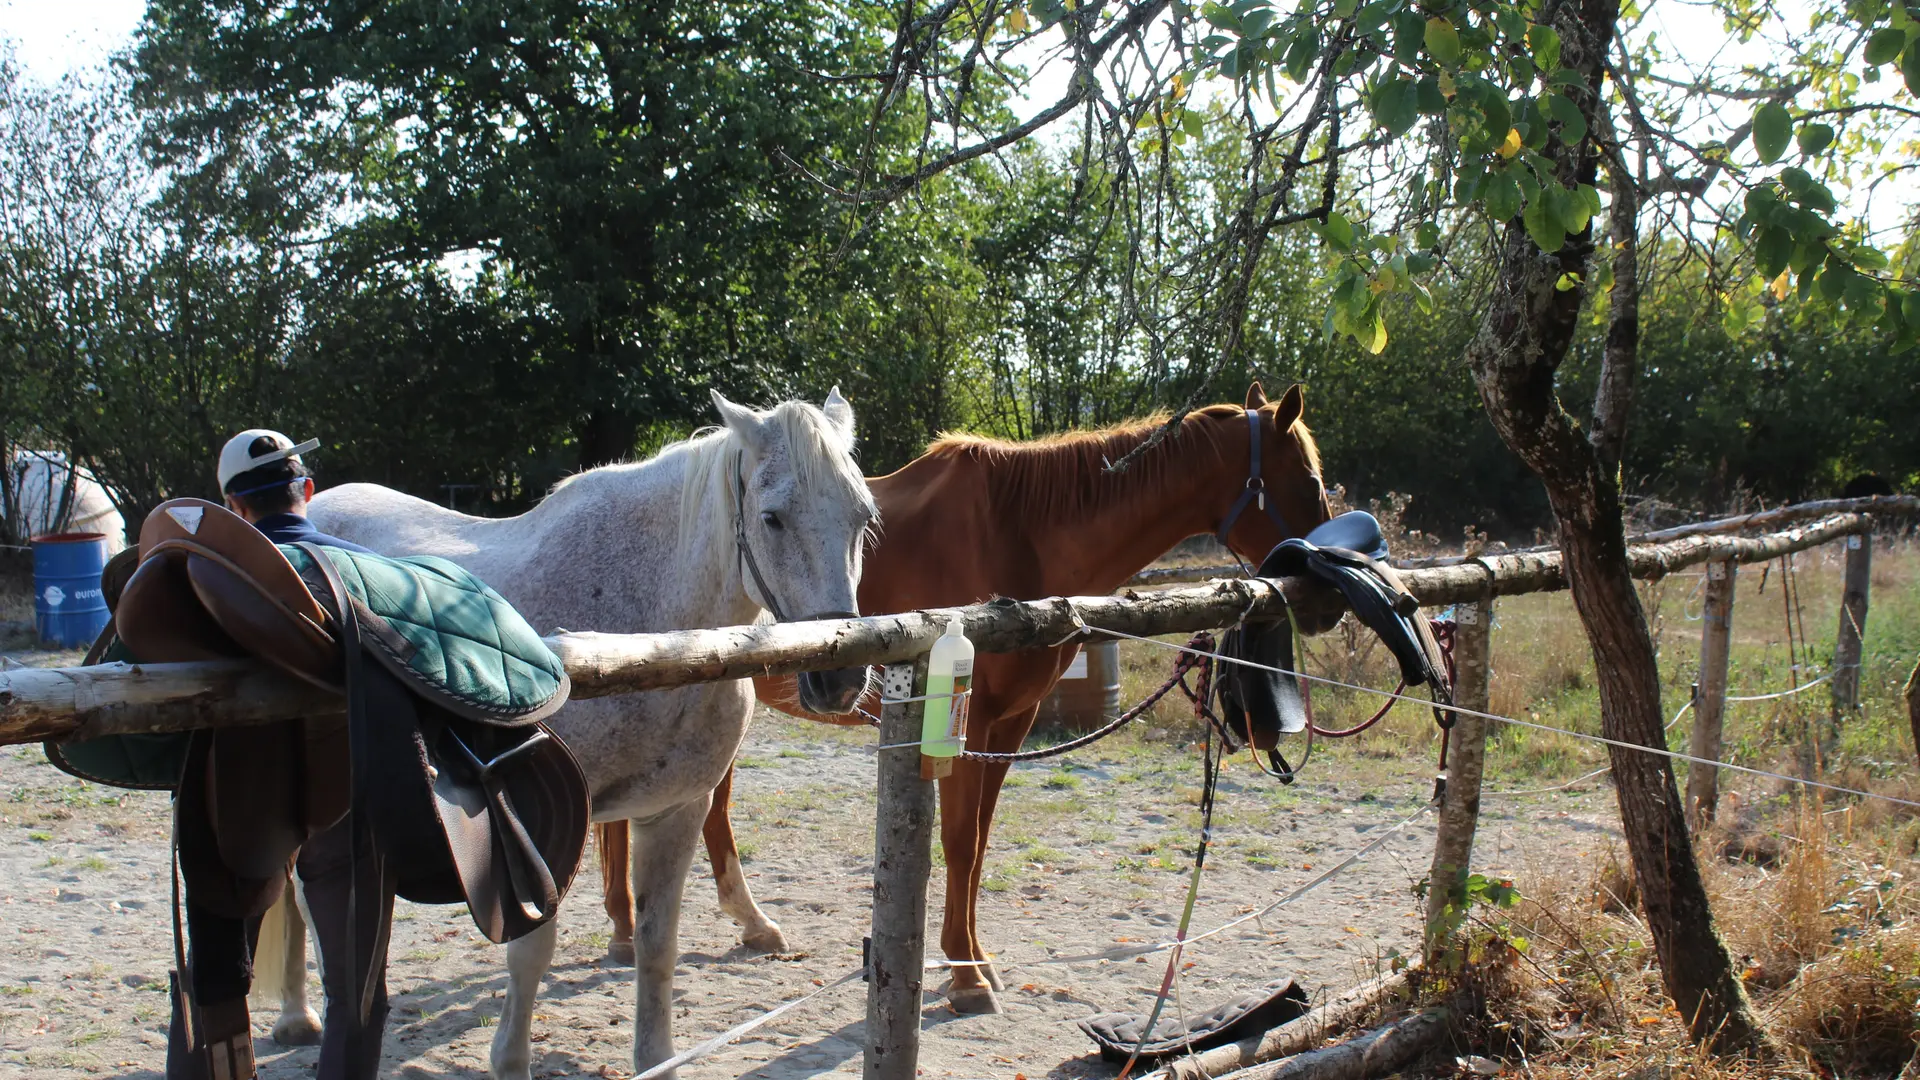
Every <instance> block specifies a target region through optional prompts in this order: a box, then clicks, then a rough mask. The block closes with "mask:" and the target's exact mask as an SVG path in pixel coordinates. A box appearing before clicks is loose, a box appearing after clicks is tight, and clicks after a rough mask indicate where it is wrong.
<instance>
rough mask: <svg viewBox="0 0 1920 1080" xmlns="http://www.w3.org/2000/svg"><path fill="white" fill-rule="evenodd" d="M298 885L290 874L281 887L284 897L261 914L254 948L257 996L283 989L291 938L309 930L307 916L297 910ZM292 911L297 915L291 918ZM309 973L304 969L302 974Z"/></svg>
mask: <svg viewBox="0 0 1920 1080" xmlns="http://www.w3.org/2000/svg"><path fill="white" fill-rule="evenodd" d="M295 888H297V886H296V885H295V884H294V882H293V881H292V879H291V876H289V879H288V881H287V886H286V888H284V889H281V890H280V899H278V900H275V901H274V902H273V906H272V907H270V908H268V909H267V911H266V914H264V915H262V916H260V940H259V944H257V945H256V946H255V947H254V950H253V988H254V989H253V992H254V996H256V997H258V996H260V995H261V994H263V993H266V994H279V993H280V992H281V987H282V984H283V983H285V982H286V981H287V953H288V952H289V949H288V948H287V946H288V944H289V943H288V940H287V939H288V937H289V935H291V934H293V933H295V932H298V933H302V934H304V933H306V932H307V928H306V923H305V920H304V919H301V918H300V917H299V914H298V913H297V912H295V911H294V910H293V905H294V903H295V901H294V896H293V890H294V889H295ZM289 915H292V916H293V917H292V918H289V917H288V916H289ZM296 927H297V928H298V930H297V931H296V929H295V928H296ZM305 974H306V972H304V971H303V972H301V975H303V976H304V975H305Z"/></svg>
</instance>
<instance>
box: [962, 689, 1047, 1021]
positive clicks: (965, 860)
mask: <svg viewBox="0 0 1920 1080" xmlns="http://www.w3.org/2000/svg"><path fill="white" fill-rule="evenodd" d="M1031 719H1032V717H1031V715H1029V716H1027V717H1024V718H1022V717H1019V716H1014V717H1000V718H997V719H996V720H994V721H992V722H990V723H988V724H987V725H985V728H984V730H983V731H982V732H981V736H980V738H979V740H978V741H977V742H970V745H971V746H972V747H973V748H975V749H980V750H986V751H989V752H992V753H1007V752H1008V751H1011V750H1016V749H1018V748H1019V745H1020V740H1021V739H1022V738H1024V737H1025V733H1026V732H1025V726H1024V725H1025V722H1026V721H1029V720H1031ZM1006 775H1007V767H1006V766H1005V765H983V764H981V763H980V762H977V761H967V760H965V759H962V760H960V761H958V762H955V763H954V766H953V774H952V775H951V776H949V777H947V778H946V779H945V780H942V781H941V782H940V846H941V848H942V850H943V851H945V852H946V856H947V909H946V920H945V922H943V923H942V924H941V927H940V947H941V950H942V951H943V952H945V953H946V955H947V959H949V960H953V961H971V963H962V964H960V965H958V966H956V967H954V969H953V980H952V982H951V983H950V984H949V985H948V988H947V1001H948V1003H949V1004H951V1005H952V1006H953V1010H954V1011H955V1012H959V1013H996V1012H999V1011H1000V1002H999V999H998V998H996V997H995V996H994V990H995V989H996V988H997V986H998V982H997V979H998V975H997V974H996V973H995V972H994V970H993V965H992V964H990V963H988V962H987V953H986V950H984V949H983V948H981V947H980V943H979V939H978V937H977V936H976V934H975V932H974V922H975V915H974V912H975V903H976V900H977V898H978V897H979V894H980V876H981V868H982V866H983V865H984V864H985V862H986V853H987V833H988V830H989V829H990V827H991V826H992V824H993V810H992V807H993V800H994V799H995V798H997V797H998V795H999V793H1000V783H1001V781H1003V780H1005V779H1006ZM983 806H984V807H985V808H986V809H985V812H982V809H981V808H982V807H983Z"/></svg>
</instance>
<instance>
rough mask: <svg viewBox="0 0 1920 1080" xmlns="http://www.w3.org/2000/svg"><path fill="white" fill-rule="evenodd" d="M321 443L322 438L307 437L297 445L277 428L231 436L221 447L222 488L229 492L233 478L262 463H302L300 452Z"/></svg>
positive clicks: (314, 447) (311, 448)
mask: <svg viewBox="0 0 1920 1080" xmlns="http://www.w3.org/2000/svg"><path fill="white" fill-rule="evenodd" d="M319 445H320V440H319V439H308V440H307V441H306V442H303V443H301V444H299V445H298V446H296V445H294V442H293V440H292V439H289V438H287V437H286V436H285V435H282V434H280V433H279V432H277V431H270V430H268V429H267V428H248V429H247V430H245V431H243V432H241V433H240V434H238V435H235V436H234V437H233V438H231V439H228V440H227V445H225V446H223V447H221V448H220V472H219V479H220V490H221V491H222V492H224V491H226V490H227V485H228V484H229V483H231V482H232V481H233V478H234V477H236V476H239V475H240V474H241V473H243V472H250V471H252V470H254V469H257V468H259V467H260V466H262V465H271V464H273V463H274V462H276V461H290V462H293V463H294V464H299V462H300V455H301V454H304V453H306V452H307V451H309V450H313V449H316V448H318V447H319Z"/></svg>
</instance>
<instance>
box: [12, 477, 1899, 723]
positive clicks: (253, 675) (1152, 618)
mask: <svg viewBox="0 0 1920 1080" xmlns="http://www.w3.org/2000/svg"><path fill="white" fill-rule="evenodd" d="M1871 524H1872V519H1871V518H1869V517H1867V516H1866V515H1862V514H1836V515H1833V516H1831V517H1827V518H1823V519H1821V520H1819V521H1816V522H1812V523H1809V524H1806V525H1802V526H1799V527H1796V528H1793V529H1787V530H1783V531H1781V532H1777V533H1772V534H1769V535H1766V536H1759V537H1736V536H1714V535H1704V536H1693V537H1688V538H1686V539H1682V540H1675V541H1671V542H1669V543H1665V544H1649V545H1641V546H1638V547H1634V548H1631V549H1629V552H1628V557H1629V559H1630V561H1631V563H1632V566H1633V573H1634V575H1635V576H1636V577H1641V578H1658V577H1661V576H1663V575H1666V574H1669V573H1672V572H1673V571H1675V570H1679V569H1682V568H1684V567H1688V566H1693V565H1696V564H1698V563H1703V562H1708V561H1711V560H1725V561H1730V562H1742V563H1745V562H1759V561H1764V560H1767V559H1772V558H1777V557H1778V556H1780V555H1783V554H1786V553H1788V552H1793V551H1804V550H1807V549H1808V548H1813V547H1818V546H1819V545H1821V544H1825V543H1827V542H1829V541H1831V540H1833V539H1835V538H1837V537H1841V536H1847V535H1852V534H1856V533H1864V532H1866V531H1868V530H1869V529H1870V528H1871ZM1403 577H1404V579H1405V580H1406V582H1407V584H1408V586H1409V587H1410V588H1411V589H1412V590H1413V592H1414V594H1415V595H1417V596H1418V597H1419V598H1420V602H1421V604H1423V605H1424V606H1427V607H1443V606H1447V605H1451V604H1458V603H1464V602H1467V601H1473V600H1482V599H1489V598H1492V597H1496V596H1511V595H1517V594H1520V593H1531V592H1548V591H1553V590H1558V589H1564V588H1566V578H1565V575H1564V574H1563V573H1562V571H1561V567H1560V554H1559V552H1551V551H1550V552H1528V553H1519V554H1509V555H1489V556H1485V557H1482V558H1478V559H1475V560H1474V561H1472V562H1466V563H1462V564H1460V565H1457V566H1446V567H1434V568H1431V569H1426V570H1413V571H1408V572H1406V573H1405V574H1404V575H1403ZM1337 602H1338V600H1337V598H1336V597H1334V596H1332V595H1331V594H1330V593H1329V592H1328V591H1327V590H1325V589H1324V588H1322V587H1321V586H1319V585H1317V584H1316V583H1314V582H1310V581H1307V580H1305V579H1298V578H1294V579H1286V580H1280V581H1269V580H1265V579H1259V578H1254V579H1243V580H1231V581H1216V582H1211V583H1209V584H1206V585H1203V586H1197V587H1193V588H1185V589H1168V590H1165V591H1162V592H1154V593H1144V594H1137V595H1136V594H1127V595H1120V596H1083V597H1076V598H1073V599H1071V600H1066V599H1060V598H1054V599H1048V600H1031V601H996V602H992V603H987V604H978V605H975V606H973V607H967V608H961V609H958V610H959V612H960V614H961V617H962V618H963V619H964V621H965V624H966V631H967V636H968V637H969V638H971V639H972V640H973V642H974V644H975V647H976V648H978V649H979V650H980V651H981V652H1014V651H1018V650H1020V649H1026V648H1033V647H1035V646H1040V645H1051V644H1054V643H1057V642H1061V641H1064V640H1066V639H1067V638H1069V637H1070V636H1071V635H1072V634H1074V633H1075V632H1076V631H1078V630H1079V628H1080V627H1081V625H1083V622H1082V620H1084V624H1089V625H1092V626H1096V627H1106V628H1110V629H1113V630H1118V631H1120V632H1122V633H1128V634H1148V635H1153V634H1174V633H1189V632H1192V631H1195V630H1208V629H1213V628H1215V627H1220V626H1224V625H1227V624H1228V623H1231V622H1233V621H1234V620H1236V619H1238V618H1240V617H1241V616H1242V615H1243V614H1245V615H1251V616H1278V615H1279V614H1280V613H1281V612H1282V611H1283V610H1284V609H1285V607H1286V605H1287V604H1288V603H1294V604H1308V605H1318V604H1325V603H1337ZM947 618H948V613H947V612H944V611H917V612H908V613H904V614H899V615H881V616H874V617H869V618H864V619H823V620H820V621H817V622H794V623H778V624H774V625H762V626H732V627H725V628H722V629H718V630H683V631H678V632H675V633H668V634H592V633H569V634H559V635H556V636H554V637H551V638H548V639H547V643H548V644H549V645H550V646H552V647H553V649H554V651H555V652H556V653H558V654H559V656H560V658H561V659H562V660H563V661H564V662H565V664H566V667H567V673H568V675H569V676H570V677H571V678H572V680H573V687H574V690H573V693H574V696H575V697H582V698H587V697H601V696H604V695H608V694H622V693H631V692H634V691H638V690H658V689H663V688H665V687H670V686H685V685H688V684H691V683H700V682H716V681H720V680H724V679H740V678H746V677H749V676H753V675H762V674H768V675H779V674H788V673H792V672H797V671H817V670H824V669H833V668H844V667H854V666H858V665H863V664H887V663H896V662H899V661H904V660H913V659H915V658H917V657H919V656H920V655H921V654H923V653H925V652H926V651H927V650H928V649H929V648H931V647H932V646H933V642H934V639H935V638H937V637H939V636H940V635H941V634H942V633H943V632H945V629H946V624H947ZM329 707H337V703H336V701H335V699H331V698H329V697H327V696H326V695H325V694H324V693H323V692H321V691H318V690H314V689H310V688H307V687H304V686H302V685H300V684H298V683H296V682H294V681H293V680H292V679H288V678H284V677H281V676H279V675H277V674H275V673H272V672H269V671H267V670H265V669H264V668H261V667H260V666H258V665H257V664H255V663H253V662H251V661H226V662H220V663H196V664H137V665H129V664H109V665H102V666H99V667H92V668H17V669H14V670H11V671H6V672H0V745H5V744H8V743H21V742H39V741H42V740H46V739H72V738H93V737H97V736H100V735H109V734H127V733H135V732H157V731H181V730H186V729H189V728H196V727H220V726H226V725H232V724H257V723H265V722H268V721H271V720H277V719H285V718H288V717H294V716H310V715H314V714H315V713H316V712H323V711H326V710H327V709H329Z"/></svg>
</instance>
